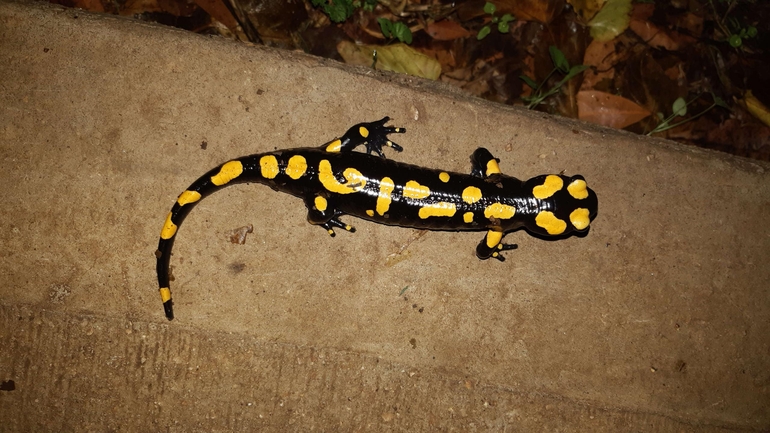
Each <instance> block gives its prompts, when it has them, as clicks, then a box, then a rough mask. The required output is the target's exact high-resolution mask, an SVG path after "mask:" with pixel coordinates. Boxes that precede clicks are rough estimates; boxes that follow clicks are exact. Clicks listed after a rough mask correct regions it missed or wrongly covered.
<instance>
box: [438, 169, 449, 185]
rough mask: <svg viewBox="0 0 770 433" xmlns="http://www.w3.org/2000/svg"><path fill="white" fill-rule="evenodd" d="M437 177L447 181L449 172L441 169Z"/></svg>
mask: <svg viewBox="0 0 770 433" xmlns="http://www.w3.org/2000/svg"><path fill="white" fill-rule="evenodd" d="M438 178H439V179H441V181H442V182H444V183H447V182H449V173H447V172H445V171H442V172H441V173H439V174H438Z"/></svg>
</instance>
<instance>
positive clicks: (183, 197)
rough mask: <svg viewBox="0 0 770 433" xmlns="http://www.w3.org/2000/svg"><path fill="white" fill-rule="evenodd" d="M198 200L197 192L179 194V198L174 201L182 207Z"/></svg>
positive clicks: (199, 197)
mask: <svg viewBox="0 0 770 433" xmlns="http://www.w3.org/2000/svg"><path fill="white" fill-rule="evenodd" d="M200 199H201V193H199V192H198V191H185V192H183V193H181V194H179V198H178V199H176V202H177V203H179V206H184V205H186V204H190V203H195V202H196V201H198V200H200Z"/></svg>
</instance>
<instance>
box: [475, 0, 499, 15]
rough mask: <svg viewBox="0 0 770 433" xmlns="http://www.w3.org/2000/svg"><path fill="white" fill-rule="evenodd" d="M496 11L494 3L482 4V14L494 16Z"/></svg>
mask: <svg viewBox="0 0 770 433" xmlns="http://www.w3.org/2000/svg"><path fill="white" fill-rule="evenodd" d="M477 7H478V6H477ZM496 10H497V7H496V6H495V4H494V3H490V2H486V3H485V4H484V12H486V13H488V14H489V15H492V14H494V13H495V11H496Z"/></svg>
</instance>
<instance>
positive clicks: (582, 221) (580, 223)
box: [569, 208, 591, 231]
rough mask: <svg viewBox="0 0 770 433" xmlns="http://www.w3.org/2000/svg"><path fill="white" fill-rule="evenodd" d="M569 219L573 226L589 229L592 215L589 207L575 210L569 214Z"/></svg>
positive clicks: (578, 228)
mask: <svg viewBox="0 0 770 433" xmlns="http://www.w3.org/2000/svg"><path fill="white" fill-rule="evenodd" d="M569 220H570V222H571V223H572V226H573V227H575V228H576V229H577V230H581V231H582V230H585V229H587V228H588V225H589V224H591V216H590V214H589V212H588V209H584V208H577V209H575V210H573V211H572V213H571V214H569Z"/></svg>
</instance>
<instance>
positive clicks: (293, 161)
mask: <svg viewBox="0 0 770 433" xmlns="http://www.w3.org/2000/svg"><path fill="white" fill-rule="evenodd" d="M306 171H307V161H306V160H305V157H304V156H302V155H294V156H292V157H291V158H289V162H288V163H287V164H286V174H287V175H289V177H290V178H292V179H294V180H297V179H299V178H300V177H302V175H304V174H305V172H306Z"/></svg>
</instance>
